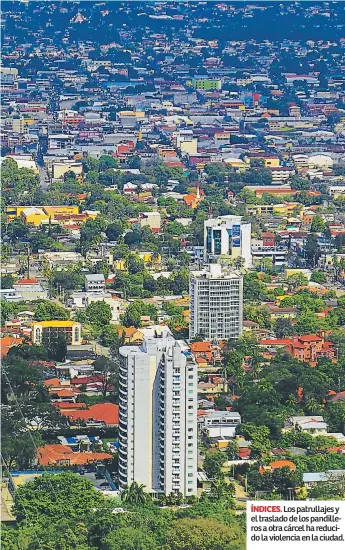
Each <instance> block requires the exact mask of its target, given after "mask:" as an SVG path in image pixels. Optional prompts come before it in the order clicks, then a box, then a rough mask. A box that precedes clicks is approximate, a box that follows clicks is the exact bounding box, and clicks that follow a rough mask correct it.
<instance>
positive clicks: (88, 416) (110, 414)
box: [61, 403, 119, 426]
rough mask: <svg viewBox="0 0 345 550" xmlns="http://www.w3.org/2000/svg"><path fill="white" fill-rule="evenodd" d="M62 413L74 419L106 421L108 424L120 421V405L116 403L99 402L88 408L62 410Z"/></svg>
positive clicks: (111, 424) (112, 424)
mask: <svg viewBox="0 0 345 550" xmlns="http://www.w3.org/2000/svg"><path fill="white" fill-rule="evenodd" d="M61 414H63V415H64V416H68V417H69V418H70V419H71V420H72V421H76V420H95V421H96V422H104V424H106V425H108V426H114V425H117V424H118V423H119V406H118V405H115V404H114V403H98V404H96V405H91V407H89V408H88V409H81V410H79V411H61Z"/></svg>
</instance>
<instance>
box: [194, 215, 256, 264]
mask: <svg viewBox="0 0 345 550" xmlns="http://www.w3.org/2000/svg"><path fill="white" fill-rule="evenodd" d="M251 231H252V226H251V223H248V222H243V221H242V218H241V216H231V215H229V216H219V217H218V218H211V219H209V220H206V221H205V224H204V260H205V261H206V262H209V261H210V260H211V259H212V258H217V257H219V256H229V257H230V258H231V259H232V260H236V258H238V257H239V256H241V257H242V258H243V259H244V266H245V267H251V265H252V252H251Z"/></svg>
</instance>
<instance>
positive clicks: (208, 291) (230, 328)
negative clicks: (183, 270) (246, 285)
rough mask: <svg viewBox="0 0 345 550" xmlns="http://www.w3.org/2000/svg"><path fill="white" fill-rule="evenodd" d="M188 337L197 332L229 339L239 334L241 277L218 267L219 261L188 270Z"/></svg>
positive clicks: (241, 294) (211, 337)
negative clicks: (198, 269)
mask: <svg viewBox="0 0 345 550" xmlns="http://www.w3.org/2000/svg"><path fill="white" fill-rule="evenodd" d="M189 295H190V326H189V338H190V339H192V338H194V336H196V335H197V334H199V335H202V336H203V337H204V338H205V339H206V340H209V341H212V340H215V339H216V340H229V339H230V338H233V339H236V338H239V337H240V336H241V335H242V328H243V278H242V276H241V275H238V274H237V273H233V272H226V271H222V266H221V265H219V264H210V265H209V266H208V269H204V270H202V271H191V273H190V284H189Z"/></svg>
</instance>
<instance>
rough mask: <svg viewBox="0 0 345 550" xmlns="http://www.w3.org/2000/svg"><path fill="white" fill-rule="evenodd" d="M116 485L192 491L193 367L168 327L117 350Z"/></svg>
mask: <svg viewBox="0 0 345 550" xmlns="http://www.w3.org/2000/svg"><path fill="white" fill-rule="evenodd" d="M119 405H120V408H119V485H120V488H124V487H125V486H126V485H130V484H131V483H132V482H133V481H136V482H137V483H139V484H144V485H145V486H146V490H147V491H148V492H149V493H151V494H153V495H156V496H157V495H159V494H162V493H164V494H169V493H171V492H174V493H178V492H181V493H182V494H183V495H184V496H188V495H195V494H196V493H197V365H196V363H195V360H194V358H193V355H192V353H191V351H190V349H189V347H188V346H187V344H186V343H185V342H184V341H182V340H178V341H176V340H175V339H174V338H173V337H172V335H171V333H170V331H169V329H167V328H164V330H163V331H161V332H160V334H158V333H157V334H155V335H153V336H147V337H145V339H144V341H143V344H142V346H140V347H138V346H123V347H121V348H120V403H119Z"/></svg>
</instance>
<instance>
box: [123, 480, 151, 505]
mask: <svg viewBox="0 0 345 550" xmlns="http://www.w3.org/2000/svg"><path fill="white" fill-rule="evenodd" d="M150 498H151V497H150V495H149V494H148V493H146V492H145V485H143V484H141V485H139V484H138V483H137V482H136V481H133V483H132V484H131V485H127V486H126V487H125V488H124V490H123V491H122V493H121V500H122V501H123V502H126V503H127V504H144V503H145V502H147V501H148V500H149V499H150Z"/></svg>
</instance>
